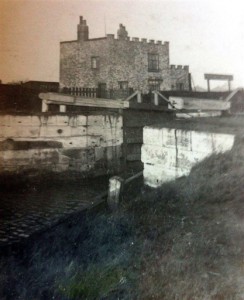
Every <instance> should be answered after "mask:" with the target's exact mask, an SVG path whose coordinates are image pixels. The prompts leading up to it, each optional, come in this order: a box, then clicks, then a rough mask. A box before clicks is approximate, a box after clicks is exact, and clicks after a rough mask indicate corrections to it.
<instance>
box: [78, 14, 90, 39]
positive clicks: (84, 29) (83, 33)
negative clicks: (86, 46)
mask: <svg viewBox="0 0 244 300" xmlns="http://www.w3.org/2000/svg"><path fill="white" fill-rule="evenodd" d="M88 39H89V28H88V26H87V25H86V20H83V17H82V16H80V24H78V25H77V40H78V41H88Z"/></svg>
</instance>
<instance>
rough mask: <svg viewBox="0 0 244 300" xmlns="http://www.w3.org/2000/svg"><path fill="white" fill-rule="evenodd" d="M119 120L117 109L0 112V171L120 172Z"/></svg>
mask: <svg viewBox="0 0 244 300" xmlns="http://www.w3.org/2000/svg"><path fill="white" fill-rule="evenodd" d="M122 126H123V120H122V116H121V115H120V114H119V113H116V112H113V113H112V112H97V113H96V112H94V113H86V114H83V115H65V114H63V115H61V114H58V115H32V116H28V115H26V116H24V115H2V116H0V170H1V172H5V171H11V172H18V171H23V170H28V169H37V170H39V169H45V170H50V171H56V172H61V171H67V170H70V171H78V172H84V173H85V174H88V173H89V174H92V175H102V174H107V173H113V172H117V171H118V170H120V168H121V165H120V160H121V157H122V143H123V129H122Z"/></svg>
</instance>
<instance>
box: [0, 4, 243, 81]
mask: <svg viewBox="0 0 244 300" xmlns="http://www.w3.org/2000/svg"><path fill="white" fill-rule="evenodd" d="M80 15H82V16H83V17H84V19H86V20H87V23H88V26H89V32H90V37H91V38H94V37H101V36H105V31H106V33H113V34H116V33H117V29H118V27H119V24H120V23H122V24H124V25H125V26H126V29H127V31H128V33H129V36H130V37H139V38H147V39H155V40H162V41H169V42H170V63H171V64H176V65H178V64H179V65H189V66H190V72H191V73H192V77H193V80H194V83H195V85H200V86H203V87H206V82H205V80H204V79H203V74H204V73H223V74H233V75H234V82H233V87H238V86H242V87H243V86H244V4H243V1H241V0H240V1H238V0H232V1H227V0H226V1H225V0H222V1H221V0H220V1H218V0H212V1H210V0H209V1H208V0H186V1H185V0H175V1H172V0H171V1H166V0H153V1H149V0H134V1H133V0H132V1H129V0H117V1H116V0H89V1H87V0H84V1H83V0H7V1H6V0H0V30H1V32H0V34H1V35H0V66H1V68H0V79H2V81H3V82H4V83H6V82H10V81H19V80H44V81H45V80H46V81H58V80H59V42H60V41H65V40H75V39H76V28H77V24H78V23H79V16H80ZM221 84H223V82H217V83H216V85H221ZM213 86H214V85H213Z"/></svg>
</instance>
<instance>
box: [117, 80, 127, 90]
mask: <svg viewBox="0 0 244 300" xmlns="http://www.w3.org/2000/svg"><path fill="white" fill-rule="evenodd" d="M118 84H119V89H120V90H128V81H119V82H118Z"/></svg>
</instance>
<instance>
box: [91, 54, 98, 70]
mask: <svg viewBox="0 0 244 300" xmlns="http://www.w3.org/2000/svg"><path fill="white" fill-rule="evenodd" d="M91 68H92V69H98V68H99V57H97V56H93V57H92V58H91Z"/></svg>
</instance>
